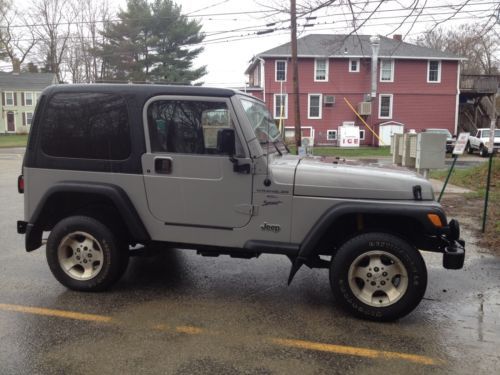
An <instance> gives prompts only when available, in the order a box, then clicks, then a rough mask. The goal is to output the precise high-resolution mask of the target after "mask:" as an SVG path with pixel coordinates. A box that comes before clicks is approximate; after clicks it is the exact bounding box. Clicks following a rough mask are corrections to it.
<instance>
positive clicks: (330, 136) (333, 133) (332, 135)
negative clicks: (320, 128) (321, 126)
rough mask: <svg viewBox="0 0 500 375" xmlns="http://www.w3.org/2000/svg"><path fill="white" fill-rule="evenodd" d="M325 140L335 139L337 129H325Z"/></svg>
mask: <svg viewBox="0 0 500 375" xmlns="http://www.w3.org/2000/svg"><path fill="white" fill-rule="evenodd" d="M326 140H327V141H336V140H337V131H336V130H327V131H326Z"/></svg>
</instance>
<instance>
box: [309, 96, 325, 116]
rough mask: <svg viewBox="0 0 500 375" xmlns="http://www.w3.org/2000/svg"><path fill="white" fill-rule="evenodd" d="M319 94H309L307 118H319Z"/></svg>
mask: <svg viewBox="0 0 500 375" xmlns="http://www.w3.org/2000/svg"><path fill="white" fill-rule="evenodd" d="M321 97H322V95H321V94H309V100H308V116H307V117H308V118H310V119H315V118H316V119H319V118H321Z"/></svg>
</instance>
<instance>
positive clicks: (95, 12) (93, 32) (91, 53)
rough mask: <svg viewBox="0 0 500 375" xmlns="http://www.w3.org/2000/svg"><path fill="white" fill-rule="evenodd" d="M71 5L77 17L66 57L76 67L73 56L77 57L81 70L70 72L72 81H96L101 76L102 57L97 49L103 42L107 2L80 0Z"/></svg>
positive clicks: (105, 0) (108, 16) (107, 15)
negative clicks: (74, 73)
mask: <svg viewBox="0 0 500 375" xmlns="http://www.w3.org/2000/svg"><path fill="white" fill-rule="evenodd" d="M73 7H74V9H73V11H74V14H75V15H77V17H76V22H75V32H74V34H73V38H72V43H71V44H72V45H71V50H72V51H71V52H70V54H69V55H68V57H71V59H72V64H73V68H76V66H75V64H76V63H77V61H75V58H76V57H78V60H79V69H81V70H82V72H81V73H79V75H78V76H75V75H73V74H72V75H73V82H74V83H77V82H86V83H91V82H96V81H97V80H98V79H100V78H101V77H100V76H101V65H102V59H101V58H100V55H99V53H98V50H99V47H100V46H101V45H102V43H103V42H104V37H103V30H104V25H105V24H106V23H107V22H109V20H110V10H109V4H108V1H107V0H81V1H79V2H78V3H76V2H75V3H74V5H73ZM68 63H69V61H68ZM76 78H78V80H75V79H76Z"/></svg>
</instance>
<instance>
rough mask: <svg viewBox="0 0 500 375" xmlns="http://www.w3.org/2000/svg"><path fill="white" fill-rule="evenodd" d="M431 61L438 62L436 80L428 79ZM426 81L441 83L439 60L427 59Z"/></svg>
mask: <svg viewBox="0 0 500 375" xmlns="http://www.w3.org/2000/svg"><path fill="white" fill-rule="evenodd" d="M431 61H437V62H438V77H437V78H438V79H437V81H430V80H429V73H430V71H431ZM427 83H441V60H428V61H427Z"/></svg>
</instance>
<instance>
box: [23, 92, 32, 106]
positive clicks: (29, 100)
mask: <svg viewBox="0 0 500 375" xmlns="http://www.w3.org/2000/svg"><path fill="white" fill-rule="evenodd" d="M24 105H25V106H32V105H33V93H32V92H25V93H24Z"/></svg>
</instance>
